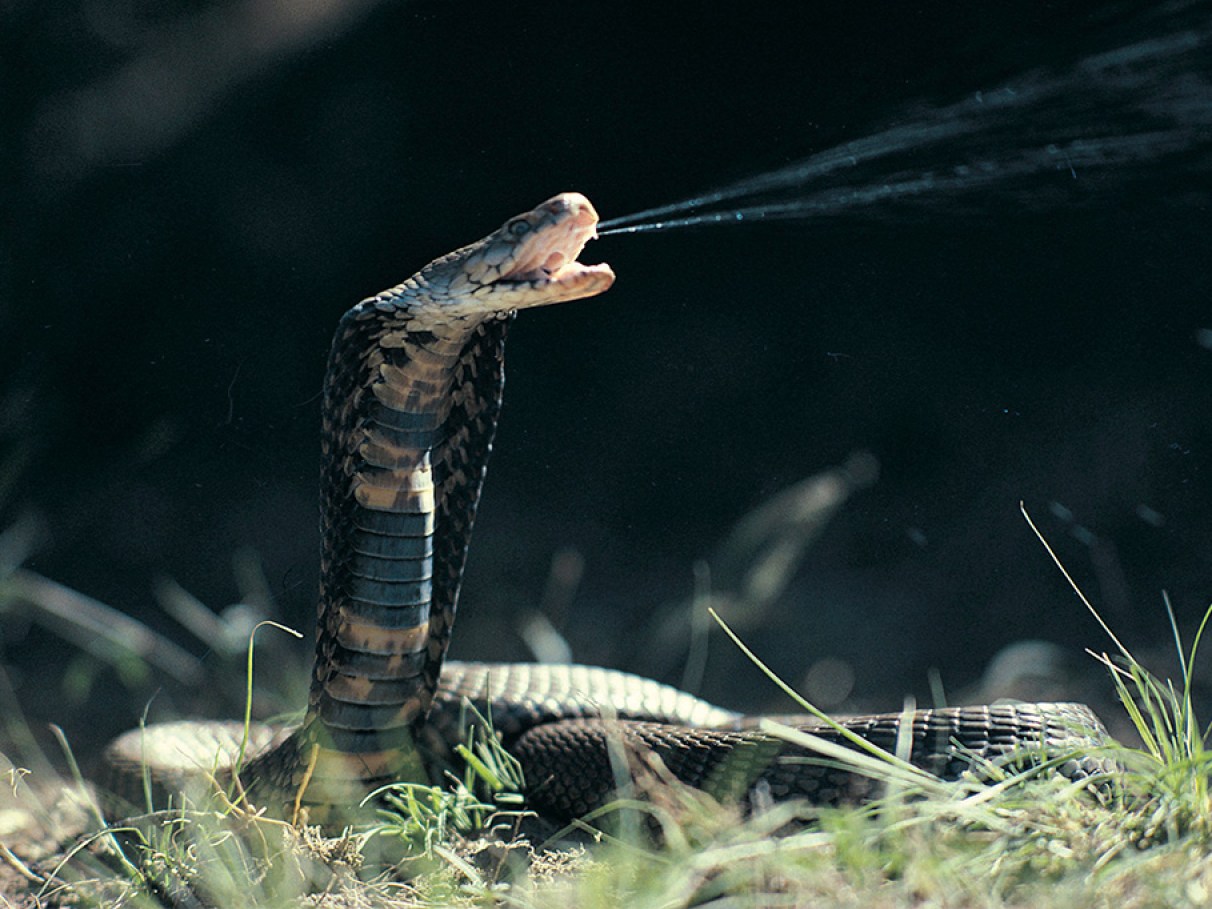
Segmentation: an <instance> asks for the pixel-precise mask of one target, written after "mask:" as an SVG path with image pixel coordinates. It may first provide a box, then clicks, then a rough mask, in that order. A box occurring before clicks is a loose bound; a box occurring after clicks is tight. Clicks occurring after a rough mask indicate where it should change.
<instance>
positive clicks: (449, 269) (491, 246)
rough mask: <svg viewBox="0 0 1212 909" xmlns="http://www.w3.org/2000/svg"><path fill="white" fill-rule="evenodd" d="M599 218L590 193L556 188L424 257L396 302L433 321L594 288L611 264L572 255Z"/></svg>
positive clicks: (607, 279)
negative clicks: (475, 235) (486, 229)
mask: <svg viewBox="0 0 1212 909" xmlns="http://www.w3.org/2000/svg"><path fill="white" fill-rule="evenodd" d="M597 224H598V213H597V212H596V211H595V210H594V207H593V205H592V204H591V203H590V201H589V200H588V199H586V198H585V197H584V196H582V195H581V194H580V193H560V194H559V195H558V196H553V197H552V198H550V199H548V200H547V201H546V202H544V203H542V204H541V205H538V206H536V207H535V208H533V209H531V210H530V211H528V212H526V213H525V214H521V215H518V216H516V217H514V218H510V219H509V220H508V221H506V222H505V223H504V224H503V225H501V227H500V228H499V229H497V230H495V231H493V232H492V233H491V234H489V235H488V236H487V237H485V238H484V239H483V240H480V241H478V242H476V243H472V244H470V245H468V246H464V247H463V248H462V249H458V250H456V251H454V252H452V253H450V254H449V255H445V256H443V257H442V258H440V259H436V260H435V261H433V262H431V263H429V265H426V266H425V267H424V268H423V269H421V270H420V271H419V272H417V274H415V275H414V276H413V277H412V278H410V279H409V280H408V281H406V282H405V283H404V284H402V285H401V286H400V287H399V288H396V291H397V292H402V293H400V295H399V296H398V297H397V298H396V300H395V301H393V302H396V304H397V305H400V306H402V307H403V308H406V309H407V310H408V313H409V315H410V316H411V317H413V318H419V319H422V320H425V321H430V320H432V321H435V322H436V321H444V320H447V319H450V320H454V319H462V318H468V317H474V316H490V315H494V314H498V313H500V314H503V313H507V312H512V311H513V310H517V309H529V308H531V307H534V306H547V305H550V304H552V303H564V302H566V301H568V300H579V299H582V298H584V297H592V296H595V295H597V294H600V293H602V292H603V291H604V290H606V289H607V288H609V287H610V285H611V284H613V283H614V272H613V271H612V270H611V268H610V266H609V265H607V264H606V263H604V262H603V263H601V264H598V265H585V264H583V263H581V262H578V261H577V256H579V255H580V254H581V250H583V249H584V248H585V244H586V243H588V242H589V241H590V240H591V239H593V238H594V237H595V236H596V235H597ZM410 291H411V292H410ZM380 296H381V297H382V296H383V295H380Z"/></svg>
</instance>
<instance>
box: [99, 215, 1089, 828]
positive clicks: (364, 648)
mask: <svg viewBox="0 0 1212 909" xmlns="http://www.w3.org/2000/svg"><path fill="white" fill-rule="evenodd" d="M597 220H598V218H597V213H596V212H595V211H594V208H593V206H592V205H591V204H590V202H589V200H588V199H586V198H585V197H584V196H582V195H580V194H577V193H563V194H561V195H558V196H555V197H554V198H552V199H549V200H548V201H546V202H544V203H543V204H541V205H539V206H538V207H536V208H535V209H533V210H532V211H530V212H528V213H525V214H522V215H519V216H517V217H515V218H511V219H510V220H509V221H507V222H506V223H505V224H504V225H503V226H502V227H501V228H500V229H498V230H497V231H495V232H493V233H492V234H490V235H488V236H487V237H485V238H484V239H483V240H480V241H479V242H477V243H473V244H471V245H469V246H465V247H463V248H462V249H459V250H457V251H455V252H453V253H450V254H448V255H446V256H443V257H442V258H439V259H437V260H435V261H434V262H432V263H430V264H429V265H427V266H426V267H425V268H423V269H422V270H421V271H419V272H417V274H415V275H414V276H412V277H411V278H409V279H408V280H407V281H405V282H404V283H403V284H400V285H398V286H396V287H393V288H391V289H390V290H387V291H383V292H382V293H379V294H377V295H376V296H373V297H370V298H369V299H366V300H363V301H362V302H361V303H359V304H357V305H356V306H354V307H353V308H352V309H350V310H349V311H348V312H346V313H345V315H344V316H343V317H342V319H341V321H340V324H339V326H338V328H337V331H336V335H335V338H334V341H333V345H332V350H331V353H330V355H329V359H328V369H327V374H326V379H325V383H324V389H325V390H324V400H323V430H322V438H323V442H322V453H323V467H322V476H321V524H322V559H321V582H320V604H319V622H318V633H317V642H316V659H315V664H314V666H315V668H314V672H313V677H312V684H311V692H310V696H309V703H308V706H307V711H306V714H305V716H304V719H303V721H302V723H301V724H300V725H299V726H297V727H293V728H279V727H273V726H268V725H256V726H254V727H253V728H252V730H251V734H250V740H249V742H248V746H249V747H248V752H247V754H248V755H249V758H248V760H247V761H246V762H245V763H244V764H243V765H242V767H241V768H240V770H239V780H240V782H241V784H242V785H243V786H244V787H245V791H246V793H247V796H248V798H249V800H250V801H251V802H252V803H253V804H254V805H257V806H258V807H263V808H265V809H267V810H268V811H270V812H272V813H275V814H277V815H279V816H283V817H287V818H291V819H307V820H310V821H312V822H319V823H327V824H332V823H334V822H336V821H339V820H341V819H342V818H344V817H347V816H348V815H347V813H346V812H347V810H348V809H349V807H350V806H354V805H356V804H358V802H359V801H360V800H361V799H362V798H363V797H364V795H365V794H366V793H367V792H369V791H370V790H372V789H373V788H375V787H377V786H379V785H382V784H384V783H389V782H392V781H396V780H401V779H406V780H425V779H428V778H431V777H433V776H434V775H435V774H436V773H437V768H438V767H440V766H444V764H445V762H446V761H448V760H449V759H450V758H451V746H452V743H453V742H455V741H459V740H460V738H459V736H460V725H459V724H460V713H461V710H462V709H463V705H464V703H465V699H466V701H470V702H471V703H472V704H474V705H475V706H476V707H477V708H478V709H479V710H480V712H481V713H482V714H484V715H485V716H491V718H492V721H493V723H494V727H495V729H496V730H497V732H498V733H499V734H500V735H501V736H502V739H503V741H504V744H505V746H506V747H507V748H508V750H509V751H510V752H511V753H512V754H513V755H514V756H515V757H517V758H518V760H519V761H520V762H521V765H522V769H523V772H524V774H525V779H526V790H527V791H526V793H525V795H526V798H527V801H528V803H529V805H530V807H531V808H533V809H534V810H536V811H538V812H539V813H540V814H543V815H547V816H551V817H553V818H569V817H575V816H579V815H583V814H584V813H586V812H588V811H590V810H592V809H594V808H596V807H599V806H600V805H602V804H603V803H605V802H606V801H608V800H609V799H610V798H611V795H612V793H613V792H614V791H615V788H616V776H615V770H614V767H613V766H612V761H611V748H612V744H613V743H614V742H621V743H623V744H624V745H625V746H627V747H628V748H630V750H633V751H636V752H646V751H651V752H654V753H656V754H657V755H659V756H660V758H661V759H662V760H663V762H664V764H665V765H666V766H667V767H668V769H669V770H670V771H671V772H672V773H673V774H674V775H676V776H677V777H678V778H680V779H681V780H683V781H684V782H686V783H689V784H691V785H694V786H698V787H701V788H707V789H708V790H709V791H713V792H716V793H724V794H730V795H734V796H738V797H744V796H745V794H746V792H747V791H748V790H749V788H750V787H752V786H753V785H755V784H756V783H757V782H759V781H761V782H762V783H763V784H764V787H765V789H764V791H766V792H768V793H769V794H770V795H771V796H772V797H774V798H785V797H790V796H803V797H805V798H808V799H810V800H813V801H815V802H818V803H835V802H840V801H847V800H854V799H861V798H864V797H866V796H868V795H869V794H870V793H871V792H872V789H873V787H872V784H870V783H869V782H868V781H866V780H865V779H864V778H862V777H860V776H857V775H855V774H853V773H850V772H847V771H845V770H843V769H840V768H838V767H836V766H832V767H831V766H823V765H822V764H821V763H820V762H818V763H816V764H813V763H806V762H805V761H804V757H805V755H806V753H805V752H804V751H802V750H799V749H797V748H793V747H791V746H789V745H785V744H783V743H781V742H780V741H779V740H778V739H776V738H773V737H771V736H770V735H768V734H764V733H762V732H759V731H758V730H757V729H756V723H755V720H754V718H746V717H743V716H740V715H738V714H736V713H733V712H731V711H727V710H723V709H720V708H718V707H714V706H712V705H710V704H707V703H705V702H703V701H701V700H699V699H698V698H695V697H693V696H691V695H689V694H686V693H684V692H681V691H678V690H676V689H674V688H671V687H668V686H665V685H661V684H658V683H656V682H654V681H651V680H648V679H642V678H639V677H636V676H632V675H628V674H625V673H621V672H614V671H611V670H607V669H600V668H594V667H585V666H566V665H547V664H501V665H494V664H483V663H458V662H454V661H444V657H445V654H446V650H447V647H448V645H449V643H450V634H451V628H452V624H453V621H454V616H455V607H456V604H457V601H458V595H459V586H460V581H461V579H462V575H463V566H464V561H465V558H466V554H467V548H468V543H469V541H470V537H471V530H472V524H473V522H474V519H475V513H476V507H477V504H478V502H479V498H480V490H481V486H482V484H483V480H484V474H485V469H486V464H487V460H488V456H489V453H490V451H491V448H492V439H493V435H494V433H495V430H496V425H497V419H498V416H499V413H500V407H501V396H502V390H503V382H504V370H503V362H504V345H505V337H506V333H507V331H508V329H509V326H510V323H511V322H512V321H513V318H514V315H515V314H516V312H517V311H518V310H520V309H526V308H530V307H536V306H547V305H551V304H555V303H561V302H565V301H569V300H577V299H582V298H586V297H592V296H595V295H597V294H600V293H602V292H603V291H605V290H607V289H608V288H609V287H610V286H611V285H612V283H613V282H614V273H613V271H612V270H611V269H610V267H609V266H608V265H605V264H599V265H585V264H582V263H580V262H578V261H577V257H578V256H579V255H580V253H581V251H582V249H583V248H584V246H585V244H586V243H587V242H588V241H589V239H591V238H592V237H593V236H594V235H595V233H596V225H597ZM444 662H445V665H443V664H444ZM907 716H908V719H907ZM907 716H903V715H901V714H882V715H870V716H855V717H847V718H842V719H841V720H840V721H841V722H842V724H843V725H844V726H845V727H846V728H848V729H849V730H852V731H853V732H854V733H857V734H858V735H859V736H861V737H863V738H865V739H867V740H869V741H871V742H873V743H875V744H877V745H880V746H882V747H884V748H888V749H891V748H893V747H894V746H895V745H896V743H897V739H898V730H900V727H901V725H902V724H903V723H905V722H907V721H908V722H911V723H912V729H911V730H908V729H907V730H904V733H905V735H903V736H902V741H901V745H902V748H903V747H904V746H905V745H906V744H909V743H911V746H912V747H911V750H910V752H909V756H910V760H911V761H912V762H913V763H914V764H916V765H918V766H921V767H923V768H926V769H929V770H931V771H932V772H935V773H937V774H939V775H941V776H944V777H955V776H958V775H959V774H960V773H962V772H963V771H964V770H965V769H967V768H969V767H970V766H971V765H972V760H973V758H974V757H975V758H978V759H988V760H997V759H998V758H999V757H1003V756H1009V755H1012V754H1015V753H1022V752H1029V753H1031V754H1033V755H1034V759H1036V760H1038V759H1039V757H1040V756H1041V755H1042V754H1043V753H1044V750H1042V749H1041V746H1043V749H1046V750H1048V751H1050V752H1056V751H1057V750H1060V751H1064V750H1067V749H1077V748H1080V747H1082V746H1084V745H1088V744H1090V743H1097V742H1099V741H1101V740H1102V736H1103V735H1104V732H1103V729H1102V725H1101V724H1100V722H1099V721H1098V719H1097V718H1096V717H1095V716H1094V714H1093V713H1092V712H1091V711H1090V710H1089V709H1088V708H1087V707H1085V706H1084V705H1080V704H1013V705H998V706H981V707H960V708H949V709H938V710H919V711H915V712H913V713H912V714H911V715H907ZM786 719H788V720H789V721H790V722H792V723H793V724H794V725H797V726H799V727H801V728H804V729H808V730H810V731H811V732H812V733H813V734H815V735H818V736H820V737H823V738H826V739H828V740H831V741H834V742H839V743H843V744H844V743H845V740H844V739H843V738H842V736H841V735H840V734H839V733H837V732H836V731H835V730H833V729H832V728H830V727H829V726H827V725H826V724H824V723H822V722H820V721H818V720H816V719H814V718H812V717H792V718H786ZM240 736H241V726H240V725H239V724H236V723H204V722H177V723H168V724H161V725H155V726H150V727H147V728H146V729H138V730H134V731H132V732H129V733H126V734H125V735H123V736H121V737H120V738H118V739H117V740H115V741H114V742H113V743H112V744H111V745H110V746H109V747H108V748H107V750H106V753H105V756H104V765H105V767H106V768H107V770H106V771H105V772H106V779H105V782H107V783H108V786H109V788H110V789H111V790H112V791H113V792H116V793H118V794H120V795H125V796H127V797H128V798H129V799H130V801H132V802H134V803H135V804H138V803H139V802H141V801H142V793H144V791H145V790H144V783H145V782H150V783H151V784H152V789H153V790H154V791H155V792H156V793H160V794H164V793H172V792H174V791H177V790H181V789H183V788H185V787H186V786H188V785H189V784H190V782H191V781H196V780H198V779H207V778H215V779H218V780H224V779H225V778H227V777H229V776H230V775H231V773H232V770H231V765H232V764H233V762H234V760H235V754H236V752H237V751H238V748H239V744H240ZM1061 769H1062V771H1063V772H1065V773H1066V774H1067V775H1069V776H1072V777H1079V776H1082V775H1085V774H1089V773H1091V772H1094V771H1097V770H1099V769H1101V768H1100V766H1099V765H1098V762H1097V761H1095V760H1092V759H1089V758H1086V759H1074V760H1070V761H1068V762H1067V763H1065V764H1064V765H1063V766H1062V768H1061Z"/></svg>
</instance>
